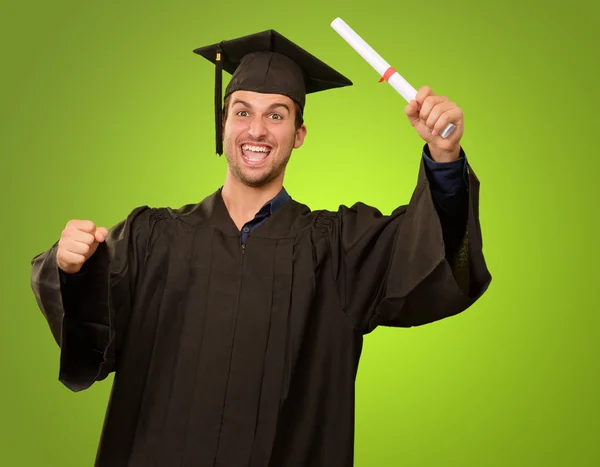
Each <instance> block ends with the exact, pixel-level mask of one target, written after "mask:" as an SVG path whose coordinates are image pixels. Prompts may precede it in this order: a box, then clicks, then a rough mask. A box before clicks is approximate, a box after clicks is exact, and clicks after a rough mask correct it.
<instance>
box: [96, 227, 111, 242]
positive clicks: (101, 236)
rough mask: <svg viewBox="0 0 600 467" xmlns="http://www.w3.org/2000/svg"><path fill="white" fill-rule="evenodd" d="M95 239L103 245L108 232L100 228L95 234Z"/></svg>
mask: <svg viewBox="0 0 600 467" xmlns="http://www.w3.org/2000/svg"><path fill="white" fill-rule="evenodd" d="M94 237H95V239H96V241H97V242H98V243H102V242H103V241H104V240H106V237H108V230H107V229H106V228H105V227H98V228H97V229H96V232H95V233H94Z"/></svg>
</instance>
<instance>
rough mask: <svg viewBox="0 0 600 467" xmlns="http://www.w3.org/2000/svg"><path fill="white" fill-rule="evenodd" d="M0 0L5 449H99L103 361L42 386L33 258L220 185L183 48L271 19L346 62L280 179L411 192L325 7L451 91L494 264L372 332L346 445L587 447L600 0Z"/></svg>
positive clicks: (46, 351) (407, 168) (407, 151)
mask: <svg viewBox="0 0 600 467" xmlns="http://www.w3.org/2000/svg"><path fill="white" fill-rule="evenodd" d="M0 16H1V20H0V26H1V27H0V49H1V52H2V55H1V60H2V73H1V77H0V79H1V80H2V83H1V87H0V89H1V93H2V100H1V102H2V103H1V105H0V116H1V121H0V122H1V130H0V131H1V133H0V154H1V171H0V173H1V176H2V184H1V193H0V195H1V198H0V199H1V202H2V213H1V214H2V229H0V235H1V240H2V241H1V242H0V248H1V249H2V250H1V252H0V253H1V255H2V256H1V258H2V265H1V271H0V272H1V274H2V276H1V278H0V279H1V282H0V283H1V284H2V285H1V287H2V293H1V294H0V304H1V309H0V311H1V313H0V318H1V322H0V333H1V334H0V355H2V358H1V361H0V374H1V375H2V384H1V386H0V394H1V398H0V404H1V406H0V409H1V412H0V413H1V415H0V465H2V466H11V467H12V466H61V467H68V466H89V465H92V463H93V459H94V456H95V451H96V446H97V442H98V438H99V435H100V430H101V426H102V421H103V416H104V411H105V408H106V403H107V399H108V395H109V390H110V383H111V379H110V378H109V380H107V381H105V382H103V383H101V384H97V385H95V386H93V387H92V388H91V389H89V390H88V391H85V392H82V393H77V394H74V393H71V392H69V391H68V390H67V389H66V388H65V387H63V386H62V385H61V384H60V383H59V382H58V380H57V375H58V361H59V360H58V358H59V352H58V348H57V346H56V344H55V343H54V341H53V340H52V337H51V334H50V331H49V329H48V328H47V325H46V323H45V321H44V319H43V317H42V315H41V313H40V312H39V310H38V309H37V307H36V304H35V301H34V297H33V294H32V293H31V289H30V286H29V274H30V265H29V264H30V263H29V262H30V260H31V258H32V257H33V256H34V255H36V254H38V253H39V252H41V251H42V250H45V249H46V248H48V247H50V246H51V245H52V243H53V242H54V241H56V240H57V239H58V237H59V236H60V232H61V230H62V228H63V227H64V225H65V223H66V222H67V221H68V220H69V219H72V218H85V219H92V220H94V221H95V222H96V223H98V224H101V225H105V226H111V225H113V224H114V223H116V222H118V221H119V220H121V219H122V218H124V217H125V216H126V215H127V214H128V213H129V212H130V210H131V209H132V208H133V207H135V206H138V205H145V204H148V205H151V206H172V207H178V206H181V205H183V204H187V203H190V202H197V201H199V200H200V199H202V198H203V197H204V196H206V195H208V194H210V193H212V192H213V191H214V190H215V189H216V188H217V187H219V186H220V185H221V183H222V182H223V177H224V173H225V160H224V158H218V157H216V156H215V154H214V133H213V131H214V123H213V77H214V68H213V66H212V65H211V64H210V63H209V62H208V61H206V60H205V59H203V58H201V57H199V56H197V55H194V54H193V53H192V49H193V48H195V47H198V46H202V45H206V44H211V43H214V42H217V41H219V40H222V39H229V38H233V37H237V36H241V35H244V34H250V33H253V32H258V31H261V30H263V29H268V28H274V29H276V30H278V31H279V32H281V33H283V34H284V35H286V36H287V37H289V38H292V39H293V40H294V41H296V42H297V43H298V44H300V45H301V46H302V47H304V48H306V49H307V50H309V51H310V52H312V53H313V54H315V55H317V56H318V57H319V58H321V59H323V60H324V61H326V62H328V63H329V64H330V65H332V66H333V67H334V68H336V69H338V70H339V71H341V72H342V73H343V74H345V75H346V76H348V77H349V78H350V79H352V80H353V82H354V86H353V87H350V88H344V89H340V90H334V91H330V92H327V93H320V95H318V94H315V95H311V96H309V98H308V104H307V109H306V123H307V127H308V137H307V139H306V142H305V145H304V146H303V147H302V148H301V149H300V150H298V151H296V152H295V153H294V155H293V157H292V161H291V163H290V166H289V170H288V173H287V177H286V181H285V185H286V188H287V189H288V191H289V192H290V193H291V194H292V196H293V197H294V198H296V199H298V200H300V201H303V202H305V203H307V204H308V205H309V206H311V207H312V208H315V209H317V208H328V209H336V208H337V207H338V206H339V204H346V205H349V204H352V203H354V202H356V201H363V202H365V203H368V204H371V205H374V206H377V207H379V208H380V209H381V210H382V211H383V212H384V213H389V212H390V211H391V210H392V209H393V208H394V207H395V206H396V205H398V204H405V203H406V202H407V201H408V199H409V197H410V195H411V192H412V189H413V188H414V186H415V182H416V175H417V171H418V165H419V160H420V157H421V147H422V142H421V140H420V139H419V138H418V136H417V135H416V133H415V132H414V131H413V129H412V127H410V125H409V124H408V122H407V120H406V117H405V115H404V110H403V109H404V105H405V102H404V101H403V100H402V99H401V97H400V96H399V95H398V94H397V93H396V92H395V91H394V90H393V89H392V88H391V87H390V86H389V85H387V84H386V83H381V84H379V83H378V79H379V77H378V76H377V74H376V73H375V71H374V70H373V69H372V68H371V67H370V66H369V65H368V64H367V63H366V62H365V61H364V60H363V59H362V58H361V57H360V56H359V55H358V54H356V52H355V51H354V50H353V49H352V48H350V47H349V46H348V45H347V44H346V43H345V42H344V41H343V40H342V39H341V38H340V37H339V36H338V35H337V33H336V32H335V31H334V30H333V29H332V28H331V27H330V26H329V25H330V23H331V21H332V20H333V19H334V18H336V17H337V16H340V17H342V18H343V19H344V20H345V21H346V22H347V23H348V24H349V25H350V26H351V27H353V28H354V29H355V30H356V31H357V32H358V33H359V34H360V35H361V36H362V37H363V38H364V39H365V40H366V41H367V42H369V43H370V44H371V45H372V46H373V47H374V48H375V49H376V50H377V51H378V52H379V53H380V54H381V55H382V56H383V57H384V58H385V59H386V60H387V61H388V62H390V64H392V65H393V66H394V67H396V68H397V69H398V70H399V71H400V73H401V74H402V75H403V76H404V77H405V78H406V79H407V80H408V81H409V82H411V84H413V85H414V86H415V87H417V88H418V87H420V86H422V85H429V86H431V87H432V88H433V89H434V91H435V92H436V93H438V94H444V95H447V96H449V97H450V99H451V100H453V101H454V102H456V103H457V104H458V105H459V106H460V107H461V108H462V109H463V110H464V113H465V135H464V137H463V140H462V143H463V145H464V148H465V150H466V153H467V156H468V158H469V160H470V162H471V164H472V166H473V168H474V170H475V172H476V174H477V175H478V177H479V178H480V180H481V182H482V186H481V224H482V228H483V233H484V252H485V254H486V258H487V261H488V264H489V267H490V270H491V272H492V274H493V277H494V280H493V282H492V285H491V288H490V289H489V291H488V292H487V293H486V294H485V295H484V297H483V298H482V299H481V300H480V301H479V302H478V303H477V304H476V305H475V306H473V307H472V308H471V309H470V310H469V311H467V312H466V313H463V314H461V315H460V316H458V317H455V318H451V319H447V320H444V321H442V322H438V323H435V324H431V325H429V326H424V327H421V328H413V329H385V328H380V329H378V330H377V331H375V332H374V333H373V334H371V335H369V336H367V337H366V342H365V350H364V354H363V358H362V361H361V366H360V371H359V375H358V379H357V414H356V423H357V425H356V465H357V466H364V467H366V466H368V467H371V466H382V467H383V466H386V467H387V466H436V467H439V466H444V467H454V466H461V467H464V466H503V467H504V466H597V465H600V447H599V446H600V426H599V422H598V416H599V415H600V402H599V401H598V399H599V398H598V393H599V391H598V383H597V381H598V372H599V370H600V365H599V363H598V357H599V355H598V354H599V352H598V351H599V350H600V349H599V347H600V345H599V343H598V338H599V337H600V331H599V330H598V329H599V325H600V319H599V314H600V313H599V312H600V307H599V305H598V301H597V299H596V293H597V290H598V278H599V274H598V264H599V262H598V233H597V219H598V212H599V210H598V206H597V202H598V200H599V199H600V197H599V194H600V192H599V190H598V187H597V185H596V181H597V180H598V177H599V169H600V163H599V157H598V150H597V147H598V131H599V124H600V119H599V118H598V115H599V109H600V105H599V104H600V100H599V99H598V81H597V76H596V75H595V74H594V72H595V70H596V69H597V65H598V58H599V56H600V50H599V47H598V45H597V44H598V42H599V41H598V40H597V37H596V34H597V31H598V28H599V25H598V17H599V7H597V6H592V2H588V3H583V2H582V1H579V0H577V1H571V2H563V3H562V4H561V5H555V6H551V5H549V4H548V3H547V2H544V3H539V2H537V1H533V0H528V1H525V2H523V1H510V2H502V3H497V2H495V3H490V4H489V5H488V4H485V3H484V2H475V1H466V0H454V1H453V2H448V1H441V0H431V1H429V2H398V1H396V2H391V1H388V0H380V1H377V2H375V1H368V2H367V1H360V2H355V3H354V5H352V6H350V4H349V2H347V1H337V2H324V1H315V0H307V1H305V2H301V3H293V4H292V3H290V4H288V6H284V3H283V2H242V1H230V2H217V3H212V4H208V3H207V2H199V1H196V2H185V1H180V0H177V1H175V0H171V1H168V2H167V1H163V2H156V1H140V0H130V1H119V2H117V1H115V0H106V1H103V2H94V3H90V2H75V1H67V0H56V1H53V2H40V1H37V2H21V3H19V4H18V6H17V2H10V3H8V2H6V1H5V2H4V3H3V4H2V12H1V14H0ZM594 44H596V45H594ZM282 467H283V466H282Z"/></svg>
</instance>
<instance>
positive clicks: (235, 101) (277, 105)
mask: <svg viewBox="0 0 600 467" xmlns="http://www.w3.org/2000/svg"><path fill="white" fill-rule="evenodd" d="M236 104H242V105H244V106H246V107H250V108H252V106H251V105H250V104H249V103H248V102H246V101H243V100H241V99H236V100H234V101H233V103H232V104H231V106H232V107H233V106H234V105H236ZM277 107H283V108H284V109H285V110H287V111H288V113H291V111H290V108H289V106H288V105H287V104H284V103H283V102H276V103H274V104H271V105H270V106H269V110H273V109H276V108H277Z"/></svg>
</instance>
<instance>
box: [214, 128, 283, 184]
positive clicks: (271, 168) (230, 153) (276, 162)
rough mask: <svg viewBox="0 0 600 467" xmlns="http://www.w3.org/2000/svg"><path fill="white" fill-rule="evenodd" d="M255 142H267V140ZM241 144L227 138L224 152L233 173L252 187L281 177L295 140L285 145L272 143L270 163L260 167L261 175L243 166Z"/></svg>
mask: <svg viewBox="0 0 600 467" xmlns="http://www.w3.org/2000/svg"><path fill="white" fill-rule="evenodd" d="M254 142H256V143H267V141H254ZM269 144H270V143H269ZM239 146H240V145H239V144H238V143H237V142H236V141H232V140H229V139H227V138H226V139H225V144H224V146H223V153H224V154H225V158H226V159H227V164H228V166H229V172H230V173H231V175H232V176H233V177H235V178H236V179H238V180H239V181H240V182H242V183H243V184H244V185H246V186H249V187H252V188H257V187H260V186H263V185H266V184H267V183H269V182H271V181H272V180H274V179H276V178H277V177H279V176H280V175H281V174H282V173H283V172H284V171H285V168H286V167H287V164H288V162H289V160H290V157H291V155H292V150H293V142H286V144H285V145H284V146H275V145H271V147H273V150H272V151H271V154H269V156H268V165H267V166H266V167H265V168H261V169H259V170H261V173H260V175H255V174H253V173H252V172H253V171H252V169H250V168H245V167H243V166H242V164H243V162H242V161H241V160H240V159H239V158H238V149H239ZM275 153H277V154H275ZM265 169H266V170H265Z"/></svg>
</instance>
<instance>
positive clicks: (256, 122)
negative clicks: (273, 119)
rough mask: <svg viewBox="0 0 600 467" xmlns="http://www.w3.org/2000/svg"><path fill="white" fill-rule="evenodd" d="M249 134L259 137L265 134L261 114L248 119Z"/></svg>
mask: <svg viewBox="0 0 600 467" xmlns="http://www.w3.org/2000/svg"><path fill="white" fill-rule="evenodd" d="M249 133H250V136H252V137H253V138H257V139H258V138H261V137H263V136H265V135H266V134H267V126H266V125H265V122H264V120H263V118H262V117H261V116H256V117H254V118H252V120H251V121H250V129H249Z"/></svg>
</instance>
